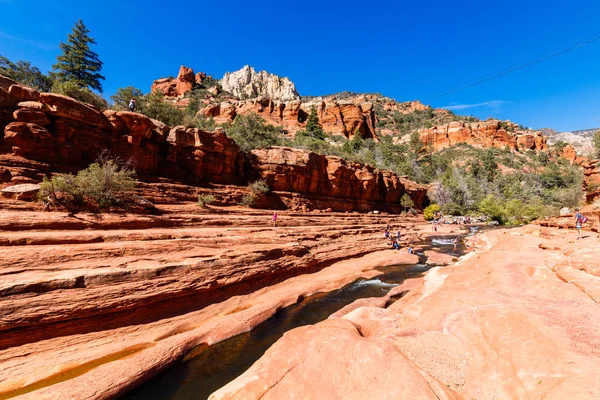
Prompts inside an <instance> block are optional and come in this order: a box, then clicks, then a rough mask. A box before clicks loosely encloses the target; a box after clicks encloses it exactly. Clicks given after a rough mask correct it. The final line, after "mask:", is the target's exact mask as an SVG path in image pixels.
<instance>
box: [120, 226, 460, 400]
mask: <svg viewBox="0 0 600 400" xmlns="http://www.w3.org/2000/svg"><path fill="white" fill-rule="evenodd" d="M452 239H453V238H450V239H449V238H447V237H445V238H440V240H436V238H433V240H427V241H424V242H421V243H415V245H416V246H417V247H418V248H419V249H420V250H422V251H426V250H433V251H438V252H443V253H447V254H456V255H457V256H460V255H462V254H464V252H465V248H464V245H463V244H462V241H459V246H457V250H456V251H455V250H454V243H453V242H451V240H452ZM402 251H406V249H403V250H402ZM420 257H421V259H422V260H424V256H423V254H422V253H421V254H420ZM432 267H433V266H428V265H425V264H416V265H395V266H389V267H385V268H380V269H379V271H380V272H381V274H380V275H378V276H376V277H374V278H371V279H358V280H356V281H354V282H352V283H350V284H348V285H346V286H344V287H342V288H340V289H338V290H334V291H331V292H326V293H317V294H315V295H312V296H309V297H306V298H305V299H303V300H302V301H301V302H299V303H296V304H293V305H291V306H289V307H286V308H284V309H282V310H281V311H279V312H277V313H276V314H275V315H274V316H272V317H271V318H269V319H268V320H266V321H265V322H263V323H262V324H260V325H258V326H257V327H256V328H254V329H253V330H252V331H250V332H246V333H243V334H240V335H237V336H234V337H232V338H230V339H227V340H224V341H222V342H220V343H216V344H214V345H212V346H210V347H207V348H206V349H204V350H198V351H196V353H197V354H196V355H195V356H194V357H187V358H186V359H185V360H184V361H180V362H178V363H176V364H175V365H174V366H172V367H171V368H169V369H168V370H167V371H165V372H163V373H162V374H160V375H159V376H157V377H156V378H154V379H152V380H151V381H150V382H148V383H146V384H144V385H143V386H141V387H140V388H138V389H136V390H134V391H133V392H131V393H128V394H126V395H124V396H123V397H122V398H123V399H127V400H133V399H144V400H191V399H194V400H197V399H207V398H208V396H210V394H211V393H213V392H214V391H216V390H217V389H219V388H221V387H223V386H224V385H225V384H227V383H229V382H230V381H232V380H233V379H235V378H237V377H238V376H240V375H241V374H242V373H243V372H244V371H246V370H247V369H248V368H249V367H250V366H251V365H252V364H254V362H256V361H257V360H258V359H259V358H260V357H261V356H262V355H263V354H264V353H265V352H266V351H267V349H268V348H269V347H271V346H272V345H273V344H274V343H275V342H276V341H277V340H278V339H279V338H280V337H281V336H283V334H284V333H285V332H287V331H289V330H291V329H294V328H297V327H299V326H304V325H312V324H316V323H317V322H320V321H323V320H325V319H327V318H328V317H329V316H330V315H331V314H333V313H335V312H337V311H338V310H340V309H341V308H343V307H344V306H346V305H348V304H350V303H352V302H354V301H355V300H358V299H361V298H368V297H382V296H385V295H386V294H387V293H388V292H389V291H390V290H391V289H392V288H393V287H395V286H397V285H399V284H401V283H402V282H404V280H406V279H409V278H416V277H419V276H422V275H423V273H425V272H426V271H427V270H429V269H430V268H432Z"/></svg>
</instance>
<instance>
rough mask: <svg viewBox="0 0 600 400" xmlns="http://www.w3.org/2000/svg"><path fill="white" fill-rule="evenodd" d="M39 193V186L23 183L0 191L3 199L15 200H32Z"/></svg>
mask: <svg viewBox="0 0 600 400" xmlns="http://www.w3.org/2000/svg"><path fill="white" fill-rule="evenodd" d="M39 191H40V185H37V184H32V183H24V184H21V185H14V186H9V187H6V188H4V189H2V190H0V193H1V194H2V196H4V197H11V198H14V199H17V200H33V199H34V198H35V197H36V196H37V193H38V192H39Z"/></svg>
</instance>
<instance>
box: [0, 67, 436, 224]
mask: <svg viewBox="0 0 600 400" xmlns="http://www.w3.org/2000/svg"><path fill="white" fill-rule="evenodd" d="M203 79H206V77H203V76H202V75H200V76H197V75H194V73H193V71H192V70H191V69H189V68H186V67H183V66H182V68H181V70H180V73H179V76H178V78H177V79H176V82H175V83H173V82H172V83H173V84H174V85H175V86H174V87H175V89H173V90H175V92H177V93H178V90H179V89H178V88H181V87H183V86H185V85H188V84H189V85H193V84H195V83H196V80H203ZM11 82H12V81H10V80H8V81H6V83H5V86H6V85H8V84H10V86H8V87H9V88H12V89H11V90H10V92H5V91H3V92H2V93H3V94H2V96H4V97H3V99H4V100H2V101H3V102H2V103H1V104H0V129H1V130H2V132H3V134H4V135H3V141H2V142H1V143H0V188H2V187H4V186H10V185H13V184H23V183H32V184H35V183H39V182H40V181H41V180H42V179H43V177H44V176H46V175H48V174H50V173H52V172H76V171H78V170H81V169H84V168H86V167H87V166H88V165H89V164H91V163H93V162H95V161H96V160H97V158H98V156H99V155H101V154H103V153H104V154H107V152H108V154H109V155H111V156H114V157H119V158H121V159H122V160H126V161H128V162H130V163H131V165H132V166H133V167H134V168H135V169H136V171H137V172H138V174H139V177H140V180H142V181H147V182H153V183H154V182H157V181H161V180H163V181H164V180H168V181H169V183H171V184H173V183H175V184H183V185H197V184H202V185H207V184H226V185H240V186H244V187H245V186H246V185H248V183H250V182H253V181H254V180H256V179H258V178H260V177H262V175H264V177H265V178H268V180H269V184H270V185H271V186H272V189H273V191H272V193H271V194H270V195H269V196H268V197H263V198H261V199H259V200H260V201H259V202H258V204H257V205H258V206H263V207H271V208H277V209H285V208H292V209H294V210H303V209H305V210H307V209H315V208H318V209H328V208H330V209H332V210H333V211H356V210H361V211H371V210H374V209H377V210H388V211H394V212H395V211H399V209H400V206H399V203H398V198H399V197H398V196H401V195H402V194H403V193H405V192H408V193H409V195H411V197H412V198H413V201H414V202H415V205H416V207H417V208H422V207H423V206H424V204H425V201H426V199H425V195H426V188H425V187H421V186H419V185H417V184H416V183H414V182H410V181H408V180H407V179H404V178H401V177H398V176H397V175H395V174H394V173H392V172H390V171H378V170H377V171H376V170H373V168H371V167H369V166H365V165H349V164H347V163H346V162H345V161H343V160H340V159H334V158H331V157H325V156H320V155H317V154H314V153H311V152H308V151H304V150H293V154H294V156H293V157H287V161H286V162H285V163H279V164H278V167H277V170H276V174H272V173H271V172H269V171H271V170H273V165H274V162H273V160H274V159H275V158H277V157H275V156H273V157H271V156H269V157H267V158H264V157H261V154H262V153H260V152H259V153H257V155H256V156H253V157H251V158H250V159H248V157H246V155H245V154H244V153H243V152H242V151H241V150H240V148H239V146H238V145H237V144H236V143H235V142H234V141H233V140H231V139H230V138H228V137H227V135H226V134H225V132H224V131H223V130H222V129H217V130H215V131H214V132H208V131H203V130H201V129H197V128H186V127H184V126H176V127H169V126H167V125H165V124H163V123H162V122H160V121H156V120H154V119H151V118H148V117H146V116H144V115H142V114H138V113H132V112H128V111H113V110H107V111H105V112H100V111H98V110H97V109H96V108H94V107H92V106H91V105H89V104H85V103H82V102H80V101H77V100H74V99H72V98H69V97H67V96H62V95H57V94H52V93H41V94H40V93H37V92H35V91H33V92H32V91H31V90H29V89H28V88H24V87H21V86H18V85H16V84H14V83H11ZM184 84H185V85H184ZM182 85H183V86H182ZM16 87H18V88H19V89H15V88H16ZM186 87H187V86H186ZM0 90H3V89H1V88H0ZM169 90H170V89H169ZM186 90H187V89H186ZM256 104H259V103H256ZM227 107H228V106H226V105H225V104H221V106H220V107H219V110H218V112H219V113H221V112H225V115H228V112H226V111H225V110H226V109H227ZM298 110H299V108H298ZM364 110H366V111H365V112H370V111H368V109H367V108H364ZM230 111H231V113H232V115H235V108H234V107H233V106H232V108H230ZM361 112H362V111H361ZM282 115H283V114H282ZM228 118H229V117H228ZM296 118H298V114H296ZM353 129H354V128H353ZM268 152H269V154H271V153H272V154H275V153H281V154H284V153H285V154H287V153H289V152H290V150H289V149H288V150H282V149H278V148H274V149H271V150H269V151H268ZM279 158H281V157H279ZM292 160H297V161H298V162H299V164H298V165H295V164H294V162H293V161H292ZM304 160H310V162H309V163H308V164H307V163H306V162H304ZM262 162H264V163H265V164H264V165H263V164H261V163H262ZM275 163H276V162H275ZM313 167H314V168H318V169H316V170H314V171H308V170H309V169H310V168H313ZM307 179H312V180H313V181H314V182H313V183H312V184H310V185H312V186H311V188H310V189H307V185H308V184H307V183H306V180H307ZM290 180H296V181H297V182H299V181H303V182H304V183H296V184H291V185H289V186H288V183H291V181H290ZM143 188H144V187H143V186H142V190H143ZM218 190H219V191H220V190H221V189H218ZM244 190H247V187H246V189H244V188H237V189H236V188H228V189H225V190H224V191H229V192H230V193H232V192H239V191H244ZM297 190H299V191H297ZM386 190H387V192H386ZM140 194H141V195H144V196H145V195H147V194H149V195H150V196H153V197H154V194H153V193H143V192H142V193H140ZM217 195H218V193H217ZM218 197H219V198H220V204H221V205H236V204H237V203H238V202H239V201H240V200H241V197H240V196H237V195H229V196H227V195H223V196H221V195H219V196H218ZM152 200H153V201H156V198H154V199H152Z"/></svg>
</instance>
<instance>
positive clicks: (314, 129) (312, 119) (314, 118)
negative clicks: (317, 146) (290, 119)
mask: <svg viewBox="0 0 600 400" xmlns="http://www.w3.org/2000/svg"><path fill="white" fill-rule="evenodd" d="M306 132H307V133H308V134H309V135H310V136H312V137H313V138H315V139H320V140H323V139H325V132H324V131H323V127H322V126H321V124H320V123H319V116H318V115H317V109H316V108H315V107H314V106H313V107H312V108H311V109H310V114H309V115H308V119H307V120H306Z"/></svg>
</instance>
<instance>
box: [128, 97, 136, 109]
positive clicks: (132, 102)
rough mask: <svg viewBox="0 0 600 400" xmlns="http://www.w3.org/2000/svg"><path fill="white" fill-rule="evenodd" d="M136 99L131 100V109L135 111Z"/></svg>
mask: <svg viewBox="0 0 600 400" xmlns="http://www.w3.org/2000/svg"><path fill="white" fill-rule="evenodd" d="M135 103H136V101H135V99H131V100H129V111H131V112H134V111H135Z"/></svg>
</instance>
